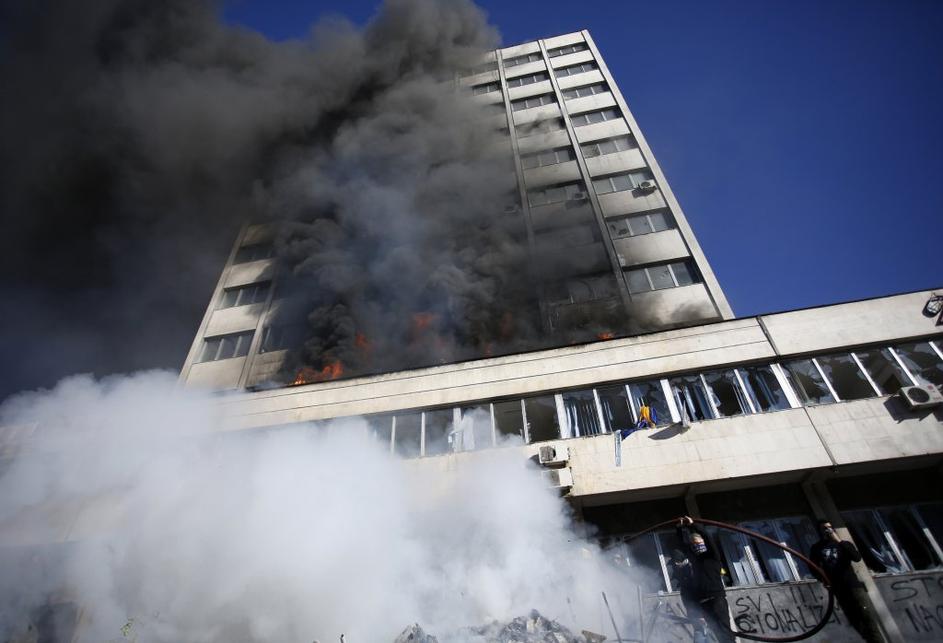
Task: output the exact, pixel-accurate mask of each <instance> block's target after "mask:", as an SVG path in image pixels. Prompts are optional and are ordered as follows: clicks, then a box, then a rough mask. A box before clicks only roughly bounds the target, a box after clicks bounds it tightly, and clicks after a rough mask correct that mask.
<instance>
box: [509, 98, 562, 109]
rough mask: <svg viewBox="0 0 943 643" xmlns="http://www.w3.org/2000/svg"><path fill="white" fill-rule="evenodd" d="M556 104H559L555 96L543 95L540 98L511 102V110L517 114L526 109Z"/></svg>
mask: <svg viewBox="0 0 943 643" xmlns="http://www.w3.org/2000/svg"><path fill="white" fill-rule="evenodd" d="M555 102H557V99H556V97H555V96H554V95H553V94H541V95H540V96H531V97H530V98H522V99H520V100H515V101H511V109H512V110H513V111H515V112H519V111H521V110H524V109H531V108H534V107H540V106H541V105H552V104H553V103H555Z"/></svg>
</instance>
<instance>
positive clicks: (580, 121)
mask: <svg viewBox="0 0 943 643" xmlns="http://www.w3.org/2000/svg"><path fill="white" fill-rule="evenodd" d="M617 118H622V114H621V113H620V112H619V110H618V109H615V108H609V109H601V110H599V111H598V112H586V113H585V114H577V115H576V116H570V120H571V121H573V127H582V126H584V125H593V124H594V123H603V122H605V121H614V120H616V119H617Z"/></svg>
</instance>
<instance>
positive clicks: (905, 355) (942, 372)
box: [894, 342, 943, 386]
mask: <svg viewBox="0 0 943 643" xmlns="http://www.w3.org/2000/svg"><path fill="white" fill-rule="evenodd" d="M936 348H937V347H934V346H933V345H931V342H914V343H913V344H901V345H899V346H895V347H894V351H895V352H896V353H897V355H898V356H899V357H900V359H901V361H902V362H904V365H905V366H906V367H907V370H909V371H910V374H911V375H913V376H914V377H915V378H916V379H917V381H918V382H920V383H922V384H936V385H937V386H943V358H941V357H940V354H939V353H938V352H937V351H936Z"/></svg>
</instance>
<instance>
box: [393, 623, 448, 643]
mask: <svg viewBox="0 0 943 643" xmlns="http://www.w3.org/2000/svg"><path fill="white" fill-rule="evenodd" d="M393 643H439V639H437V638H436V637H434V636H432V635H430V634H426V632H425V630H423V629H422V628H421V627H419V623H413V624H412V625H410V626H409V627H407V628H406V629H405V630H403V633H402V634H400V635H399V636H397V637H396V640H395V641H393Z"/></svg>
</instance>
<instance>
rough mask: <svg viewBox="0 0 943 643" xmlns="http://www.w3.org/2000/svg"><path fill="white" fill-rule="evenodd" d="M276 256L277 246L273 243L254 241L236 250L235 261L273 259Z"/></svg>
mask: <svg viewBox="0 0 943 643" xmlns="http://www.w3.org/2000/svg"><path fill="white" fill-rule="evenodd" d="M274 256H275V246H273V245H272V244H271V243H253V244H251V245H248V246H242V247H240V248H239V249H238V250H236V256H235V257H234V258H233V263H234V264H236V263H248V262H250V261H258V260H260V259H271V258H272V257H274Z"/></svg>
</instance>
